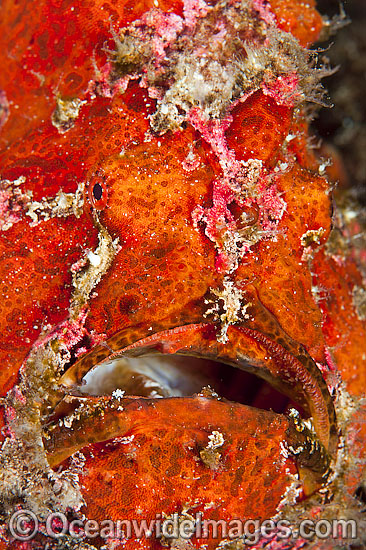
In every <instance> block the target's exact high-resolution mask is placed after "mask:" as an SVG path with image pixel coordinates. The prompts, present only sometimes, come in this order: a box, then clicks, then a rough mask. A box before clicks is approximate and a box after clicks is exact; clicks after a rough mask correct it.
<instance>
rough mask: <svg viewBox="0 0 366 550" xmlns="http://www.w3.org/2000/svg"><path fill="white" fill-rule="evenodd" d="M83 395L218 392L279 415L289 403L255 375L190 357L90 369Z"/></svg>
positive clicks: (117, 362)
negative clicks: (116, 392)
mask: <svg viewBox="0 0 366 550" xmlns="http://www.w3.org/2000/svg"><path fill="white" fill-rule="evenodd" d="M79 389H80V391H81V392H82V393H83V394H84V395H91V396H100V395H111V394H113V392H115V391H118V394H119V395H121V392H124V393H125V395H126V396H128V395H133V396H139V397H148V398H163V397H185V396H192V395H194V394H198V393H201V392H202V390H203V389H204V391H205V393H207V392H209V393H213V392H216V394H217V395H218V396H219V397H222V398H225V399H228V400H230V401H236V402H239V403H243V404H246V405H251V406H254V407H259V408H262V409H266V410H273V411H275V412H280V413H281V412H285V411H286V410H287V409H288V407H289V406H290V405H291V403H290V402H289V399H288V398H287V397H285V396H284V395H282V394H281V393H279V392H277V391H276V390H275V389H274V388H272V386H270V385H269V384H268V383H267V382H265V381H263V380H262V379H260V378H258V377H257V376H255V375H253V374H249V373H248V372H244V371H242V370H240V369H238V368H235V367H232V366H230V365H227V364H223V363H219V362H217V361H213V360H209V359H202V358H198V357H191V356H186V355H184V356H183V355H156V354H154V355H144V356H140V357H121V358H118V359H115V360H113V361H109V362H106V363H101V364H100V365H97V366H95V367H94V368H93V369H92V370H91V371H89V372H88V373H87V374H86V375H85V376H84V379H83V385H82V386H81V387H80V388H79Z"/></svg>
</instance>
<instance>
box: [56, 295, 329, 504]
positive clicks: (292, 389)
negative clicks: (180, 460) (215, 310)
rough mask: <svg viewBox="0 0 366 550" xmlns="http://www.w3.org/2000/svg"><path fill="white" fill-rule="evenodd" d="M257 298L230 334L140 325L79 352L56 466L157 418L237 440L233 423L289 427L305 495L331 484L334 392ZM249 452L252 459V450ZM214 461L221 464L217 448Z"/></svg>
mask: <svg viewBox="0 0 366 550" xmlns="http://www.w3.org/2000/svg"><path fill="white" fill-rule="evenodd" d="M251 298H252V302H251V304H252V307H251V313H253V316H252V317H251V318H250V320H248V321H245V322H243V323H241V324H238V325H235V326H229V327H228V329H227V333H226V335H225V341H224V342H223V341H220V340H222V339H220V337H218V334H219V330H220V327H218V326H217V324H215V323H208V322H197V323H192V324H186V325H183V326H175V327H173V328H169V329H163V330H156V331H153V333H152V328H153V327H147V325H140V326H135V327H133V328H125V329H123V330H120V331H118V332H117V333H115V334H114V335H113V336H111V337H110V338H109V339H108V340H106V341H105V342H103V343H101V344H99V345H97V346H96V347H94V349H92V350H91V351H90V352H89V353H87V354H85V355H83V356H81V357H79V358H78V359H77V360H76V361H75V362H74V363H73V364H72V365H71V366H69V367H68V368H67V370H66V371H65V373H64V374H63V376H62V378H61V384H62V387H63V389H64V390H65V394H64V396H63V398H62V400H61V401H60V402H59V403H58V405H57V407H56V409H55V412H54V414H53V417H52V419H51V422H50V423H49V424H48V427H47V431H46V439H45V446H46V450H47V453H48V459H49V462H50V464H51V465H52V466H56V465H58V464H60V463H61V462H62V461H64V460H65V459H67V458H68V457H69V456H71V455H72V454H73V453H75V452H76V451H78V450H80V449H83V448H85V447H86V446H88V445H90V444H98V443H101V442H106V441H109V440H113V438H116V437H121V436H123V437H131V436H133V434H136V433H141V432H144V433H147V432H148V431H149V425H150V427H151V429H152V428H154V429H155V428H156V427H161V428H162V429H173V430H177V435H176V437H177V438H179V437H180V436H179V433H182V431H184V430H193V431H195V432H197V431H198V432H199V431H201V432H205V433H206V434H207V433H211V432H213V431H214V432H213V433H218V432H220V433H223V434H224V437H225V440H228V441H230V437H231V434H230V430H233V431H234V432H235V434H236V433H238V434H243V435H244V434H245V437H247V438H248V437H249V438H252V439H254V440H258V441H260V439H261V438H264V439H266V440H268V439H271V438H272V437H273V438H274V437H275V435H274V433H272V432H271V430H275V429H274V428H273V426H276V429H277V428H278V426H280V425H281V428H282V429H283V433H282V432H281V433H282V437H283V440H282V441H281V442H280V443H281V445H280V446H281V449H282V451H283V453H284V456H286V457H290V458H291V460H293V463H294V465H295V469H294V471H295V472H297V474H298V477H299V480H300V482H301V485H302V491H303V492H302V494H303V495H304V496H307V495H310V494H312V493H313V492H314V491H317V490H318V489H319V488H321V487H323V486H324V484H326V481H327V479H328V477H329V474H330V472H331V471H332V460H333V459H334V458H335V455H336V450H337V437H338V436H337V424H336V415H335V410H334V406H333V402H332V397H331V395H330V393H329V391H328V388H327V385H326V382H325V381H324V379H323V376H322V374H321V372H320V370H319V369H318V367H317V365H316V363H315V361H314V360H313V359H312V357H311V356H310V354H309V353H308V352H307V351H306V349H305V348H304V347H303V346H302V345H301V344H299V343H298V342H296V341H294V340H293V339H292V338H291V337H290V336H289V335H288V334H287V333H286V332H285V330H284V329H283V328H282V327H281V326H280V324H279V322H278V321H277V319H276V318H275V316H274V315H272V314H271V312H269V311H268V310H267V309H266V308H265V307H264V305H263V304H261V302H260V299H259V298H258V295H257V294H256V292H255V289H253V292H252V296H251ZM154 328H155V327H154ZM215 430H216V432H215ZM261 430H262V431H261ZM263 430H264V431H263ZM275 431H276V430H275ZM234 432H233V433H234ZM233 437H234V436H233ZM259 446H260V445H259ZM212 449H215V447H214V446H211V449H209V450H210V451H212ZM206 451H207V449H206V450H205V449H204V448H203V449H201V451H200V456H201V458H202V459H203V460H204V459H205V456H206V455H205V453H206ZM227 452H229V451H227ZM202 453H203V454H202ZM241 453H242V460H243V462H244V463H245V459H246V449H245V448H241ZM206 454H207V453H206ZM206 458H207V457H206ZM207 460H208V464H209V466H210V467H211V468H213V469H215V468H219V465H218V464H216V458H215V456H213V457H211V458H210V459H207Z"/></svg>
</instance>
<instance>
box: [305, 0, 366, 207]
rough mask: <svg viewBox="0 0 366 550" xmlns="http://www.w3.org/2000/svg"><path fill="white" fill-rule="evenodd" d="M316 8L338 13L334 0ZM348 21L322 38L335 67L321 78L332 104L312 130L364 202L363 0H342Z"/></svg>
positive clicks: (365, 85)
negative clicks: (332, 152)
mask: <svg viewBox="0 0 366 550" xmlns="http://www.w3.org/2000/svg"><path fill="white" fill-rule="evenodd" d="M317 6H318V10H319V11H320V13H321V14H322V15H328V16H329V17H330V18H332V17H334V16H336V15H339V13H340V3H339V2H338V0H318V1H317ZM343 7H344V11H345V12H346V15H347V16H348V18H349V19H350V20H351V22H350V23H349V24H348V25H347V26H345V27H344V28H341V29H339V30H338V31H337V32H336V34H334V35H333V36H331V37H330V39H328V40H327V41H326V42H323V43H321V44H318V45H317V46H319V47H327V46H328V45H329V44H332V45H331V47H330V49H329V51H326V52H325V53H324V55H325V56H327V57H328V58H329V60H330V64H331V66H333V67H335V66H337V65H340V68H339V70H338V71H337V72H336V73H335V74H334V75H332V76H330V77H328V78H325V79H324V81H323V83H324V85H325V87H326V88H327V90H328V92H329V94H328V95H329V98H330V102H331V103H333V104H334V107H332V108H325V109H321V110H320V111H319V113H318V115H317V117H316V118H315V120H314V123H313V127H314V129H315V132H316V133H317V134H318V135H319V136H320V137H321V138H322V139H323V140H325V141H326V142H328V143H330V144H332V145H334V146H335V147H336V148H337V150H338V151H339V152H340V154H341V157H342V159H343V161H344V163H345V167H346V171H347V173H348V176H349V182H348V184H349V186H351V187H352V189H353V193H354V195H356V196H357V197H358V198H359V200H360V201H361V202H362V203H363V204H364V205H366V0H348V1H347V0H345V1H344V2H343Z"/></svg>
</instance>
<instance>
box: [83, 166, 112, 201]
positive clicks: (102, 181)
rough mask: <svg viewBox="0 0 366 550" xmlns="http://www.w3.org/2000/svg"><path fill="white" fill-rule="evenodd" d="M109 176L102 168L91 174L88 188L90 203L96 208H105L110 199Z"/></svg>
mask: <svg viewBox="0 0 366 550" xmlns="http://www.w3.org/2000/svg"><path fill="white" fill-rule="evenodd" d="M107 182H108V178H107V177H106V176H105V174H104V173H101V171H100V170H98V171H97V172H94V174H92V175H91V177H90V179H89V181H88V185H87V188H86V191H87V196H88V198H89V203H91V205H92V207H93V208H94V209H95V210H103V209H104V208H105V207H106V205H107V201H108V185H107Z"/></svg>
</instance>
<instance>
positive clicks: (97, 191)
mask: <svg viewBox="0 0 366 550" xmlns="http://www.w3.org/2000/svg"><path fill="white" fill-rule="evenodd" d="M102 195H103V187H102V186H101V185H100V183H96V184H95V185H94V187H93V197H94V199H95V200H96V201H100V199H101V198H102Z"/></svg>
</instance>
